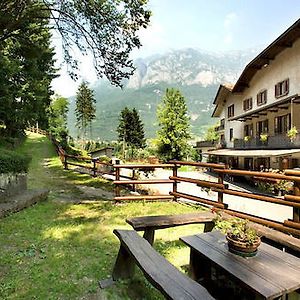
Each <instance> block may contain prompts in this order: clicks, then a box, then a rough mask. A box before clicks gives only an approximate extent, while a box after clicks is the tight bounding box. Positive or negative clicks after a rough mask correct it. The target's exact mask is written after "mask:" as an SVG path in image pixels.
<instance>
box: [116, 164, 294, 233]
mask: <svg viewBox="0 0 300 300" xmlns="http://www.w3.org/2000/svg"><path fill="white" fill-rule="evenodd" d="M180 166H194V167H200V168H206V169H210V170H211V171H213V172H214V173H216V174H217V182H212V181H206V180H200V179H194V178H188V177H182V176H178V174H177V173H178V168H179V167H180ZM114 168H115V169H116V173H115V175H116V176H115V181H114V184H115V201H117V202H119V201H128V200H129V201H134V200H151V201H156V200H158V201H159V200H166V199H169V200H174V201H176V200H177V199H178V198H184V199H189V200H193V201H195V202H198V203H201V204H203V205H206V206H210V207H214V208H216V209H217V210H218V209H222V210H223V211H225V212H227V213H228V214H230V215H233V216H237V217H241V218H247V219H249V220H251V221H253V222H256V223H260V224H263V225H266V226H269V227H273V228H275V229H277V230H280V231H283V232H287V233H290V234H293V235H296V236H300V171H295V170H285V171H284V173H283V174H277V173H272V172H254V171H244V170H232V169H227V168H226V166H225V165H223V164H210V163H196V162H183V161H171V162H169V163H168V164H151V165H114ZM157 168H162V169H169V170H170V169H171V170H172V176H169V178H168V179H143V180H140V179H137V178H132V179H130V180H120V174H121V172H122V171H121V170H123V169H131V170H140V171H147V170H155V169H157ZM225 175H229V176H231V177H234V176H247V177H255V178H258V179H267V180H270V181H272V180H273V181H274V180H285V181H290V182H293V194H288V195H284V197H275V196H272V195H263V194H259V193H249V192H244V191H238V190H234V189H231V188H229V186H228V184H225V183H224V176H225ZM180 182H188V183H191V184H194V185H196V186H198V187H203V188H209V189H210V190H212V191H214V192H217V195H218V196H217V199H216V200H211V199H208V198H203V197H198V196H194V195H191V194H187V193H183V192H180V191H178V183H180ZM148 184H153V185H155V184H172V189H171V191H170V193H169V195H136V196H135V195H125V196H120V186H121V185H131V186H133V187H135V186H136V185H148ZM195 188H196V187H195ZM195 188H192V187H191V190H193V189H195ZM224 194H228V195H232V196H239V197H241V198H244V200H245V201H247V199H248V200H249V199H254V200H258V201H263V202H269V203H274V204H280V205H284V206H289V207H292V208H293V217H292V219H289V220H285V221H284V222H282V223H281V222H276V221H273V220H269V219H266V218H262V217H258V216H254V215H251V214H247V213H244V212H240V211H236V210H233V209H230V207H229V205H228V204H226V203H224V201H223V198H224ZM278 209H280V207H279V208H278Z"/></svg>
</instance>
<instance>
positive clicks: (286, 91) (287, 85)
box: [285, 79, 289, 94]
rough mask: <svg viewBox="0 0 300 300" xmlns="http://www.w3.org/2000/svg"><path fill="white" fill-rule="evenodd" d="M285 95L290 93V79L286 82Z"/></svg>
mask: <svg viewBox="0 0 300 300" xmlns="http://www.w3.org/2000/svg"><path fill="white" fill-rule="evenodd" d="M285 93H287V94H288V93H289V79H287V80H286V81H285Z"/></svg>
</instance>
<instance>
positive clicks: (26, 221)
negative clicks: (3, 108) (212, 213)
mask: <svg viewBox="0 0 300 300" xmlns="http://www.w3.org/2000/svg"><path fill="white" fill-rule="evenodd" d="M18 151H20V152H21V153H29V154H30V155H32V162H31V165H30V169H29V174H28V177H29V180H28V181H29V187H30V188H34V189H37V188H48V189H50V195H49V197H48V200H47V201H46V202H43V203H39V204H37V205H35V206H32V207H30V208H27V209H26V210H23V211H21V212H19V213H15V214H12V215H10V216H9V217H6V218H4V219H2V220H0V232H1V235H0V299H163V297H162V296H161V295H160V293H158V292H157V291H156V290H155V289H154V288H153V287H152V286H151V285H150V284H149V283H148V282H147V281H146V280H145V279H144V277H143V275H142V274H141V272H137V273H136V275H135V277H134V278H132V279H130V280H126V281H121V282H118V283H116V285H115V286H113V287H112V288H108V289H106V290H104V291H103V290H100V289H99V288H98V283H97V281H98V280H99V279H104V278H107V277H109V276H110V275H111V270H112V267H113V264H114V261H115V258H116V255H117V251H118V247H119V241H118V239H117V238H116V237H115V236H114V235H113V233H112V232H113V229H115V228H130V226H129V225H127V224H126V222H125V219H126V218H127V217H132V216H139V215H155V214H176V213H184V212H191V211H195V208H193V207H190V206H185V205H180V204H175V203H143V202H139V203H127V204H122V205H115V204H114V203H113V202H111V201H107V199H101V198H95V199H93V200H95V201H85V200H88V199H87V198H86V196H85V194H83V193H82V192H80V190H79V188H78V187H79V186H82V185H84V186H93V187H99V188H101V189H105V190H106V191H112V189H113V187H112V184H111V183H109V182H107V181H105V180H103V179H99V178H96V179H95V178H91V177H89V176H87V175H80V174H77V173H74V172H71V171H64V170H63V169H62V165H61V163H60V161H59V159H58V158H57V156H56V153H55V151H54V149H53V147H52V145H51V144H50V143H49V141H48V140H47V139H46V138H45V137H42V136H40V135H37V134H30V135H29V137H28V139H27V140H26V142H25V143H24V144H23V145H22V146H21V147H20V149H18ZM74 200H80V201H81V203H74ZM201 230H202V226H201V225H199V226H198V225H189V226H182V227H177V228H171V229H165V230H160V231H158V232H157V235H156V242H155V247H156V249H157V250H158V251H159V252H160V253H162V254H163V255H164V256H165V257H166V258H167V259H168V260H170V261H171V262H172V263H173V264H175V265H176V266H177V267H179V268H181V269H182V270H184V269H185V266H186V265H187V264H188V259H189V252H188V248H187V247H185V246H184V245H183V244H182V243H181V242H179V241H178V237H180V236H183V235H187V234H192V233H195V232H199V231H201Z"/></svg>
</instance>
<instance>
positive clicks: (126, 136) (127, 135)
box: [117, 107, 146, 148]
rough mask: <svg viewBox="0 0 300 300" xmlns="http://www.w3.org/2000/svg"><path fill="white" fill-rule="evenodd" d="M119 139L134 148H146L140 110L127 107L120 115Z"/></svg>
mask: <svg viewBox="0 0 300 300" xmlns="http://www.w3.org/2000/svg"><path fill="white" fill-rule="evenodd" d="M117 133H118V139H119V141H121V142H124V143H126V144H127V145H128V146H130V147H132V148H144V147H145V144H146V141H145V132H144V124H143V123H142V121H141V119H140V116H139V114H138V111H137V110H136V109H135V108H133V109H129V108H128V107H125V108H124V109H123V110H122V111H121V113H120V117H119V125H118V128H117Z"/></svg>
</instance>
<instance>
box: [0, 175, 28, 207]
mask: <svg viewBox="0 0 300 300" xmlns="http://www.w3.org/2000/svg"><path fill="white" fill-rule="evenodd" d="M25 190H27V174H26V173H23V174H12V173H9V174H0V202H5V201H6V200H7V199H8V198H9V197H12V196H15V195H18V194H20V193H22V192H23V191H25Z"/></svg>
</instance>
